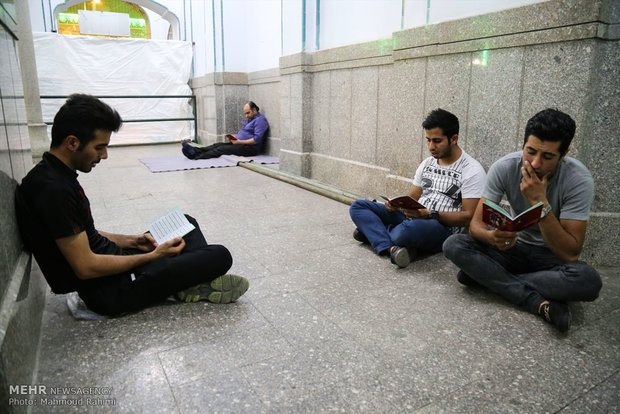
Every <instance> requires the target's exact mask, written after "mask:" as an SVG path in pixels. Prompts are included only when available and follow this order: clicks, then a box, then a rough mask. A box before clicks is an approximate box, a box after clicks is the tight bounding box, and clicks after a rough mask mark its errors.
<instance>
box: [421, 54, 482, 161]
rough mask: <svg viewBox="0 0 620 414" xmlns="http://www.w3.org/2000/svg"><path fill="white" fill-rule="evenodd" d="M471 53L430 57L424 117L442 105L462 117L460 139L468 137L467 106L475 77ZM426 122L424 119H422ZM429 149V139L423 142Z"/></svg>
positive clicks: (460, 120) (465, 139)
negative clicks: (472, 79) (472, 80)
mask: <svg viewBox="0 0 620 414" xmlns="http://www.w3.org/2000/svg"><path fill="white" fill-rule="evenodd" d="M471 60H472V55H471V54H470V53H460V54H456V55H447V56H434V57H430V58H428V67H427V69H426V70H427V73H426V99H425V102H424V117H426V115H427V114H428V113H429V112H430V111H431V110H433V109H437V108H442V109H445V110H447V111H450V112H452V113H453V114H454V115H456V116H457V117H458V118H459V126H460V132H459V139H462V140H463V141H465V142H466V141H467V109H468V103H469V94H470V81H471ZM420 122H422V120H421V121H420ZM422 145H423V147H424V150H425V152H426V153H428V152H427V151H426V143H425V142H423V143H422Z"/></svg>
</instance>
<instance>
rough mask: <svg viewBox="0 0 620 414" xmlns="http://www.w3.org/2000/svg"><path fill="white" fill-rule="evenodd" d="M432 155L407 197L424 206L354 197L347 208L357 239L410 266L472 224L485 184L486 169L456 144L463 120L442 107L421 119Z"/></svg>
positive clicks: (416, 174)
mask: <svg viewBox="0 0 620 414" xmlns="http://www.w3.org/2000/svg"><path fill="white" fill-rule="evenodd" d="M422 128H424V131H425V134H426V145H427V147H428V150H429V151H430V153H431V156H430V157H428V158H426V159H425V160H424V161H422V163H421V164H420V165H419V166H418V168H417V170H416V173H415V176H414V179H413V186H412V187H411V189H410V190H409V196H411V197H412V198H414V199H416V200H418V201H419V202H420V203H422V204H423V205H424V206H425V207H426V208H424V209H416V210H405V209H399V208H397V207H395V206H393V205H391V204H390V202H388V201H386V202H385V203H384V204H383V203H377V202H374V201H368V200H357V201H355V202H354V203H353V204H352V205H351V208H350V210H349V213H350V215H351V219H352V220H353V222H354V223H355V225H356V226H357V228H356V229H355V231H354V232H353V238H354V239H355V240H357V241H360V242H362V243H370V245H371V246H372V247H373V249H374V250H375V251H376V252H377V253H378V254H379V255H386V256H387V255H389V256H390V258H391V261H392V263H394V264H395V265H397V266H398V267H406V266H408V265H409V263H410V262H411V261H412V260H413V259H414V257H415V256H416V254H417V253H418V252H423V253H437V252H440V251H441V246H442V244H443V242H444V240H445V239H446V238H448V236H450V235H452V234H453V233H458V232H460V231H463V230H464V227H466V226H468V225H469V220H470V219H471V217H472V215H473V213H474V210H475V208H476V205H477V204H478V200H479V198H480V196H481V194H482V188H483V186H484V180H485V172H484V168H483V167H482V165H480V163H479V162H478V161H476V160H475V159H473V158H472V157H471V156H470V155H468V154H467V153H466V152H465V151H463V150H462V149H461V148H460V147H459V145H458V139H459V135H458V134H459V120H458V118H457V117H456V115H454V114H452V113H450V112H448V111H446V110H443V109H436V110H434V111H432V112H431V113H430V114H429V115H428V116H427V118H426V119H425V120H424V122H423V123H422Z"/></svg>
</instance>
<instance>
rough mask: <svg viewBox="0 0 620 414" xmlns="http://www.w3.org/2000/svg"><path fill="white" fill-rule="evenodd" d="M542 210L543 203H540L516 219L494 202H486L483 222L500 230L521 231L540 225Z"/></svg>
mask: <svg viewBox="0 0 620 414" xmlns="http://www.w3.org/2000/svg"><path fill="white" fill-rule="evenodd" d="M542 210H543V203H542V202H539V203H536V204H534V205H533V206H532V207H530V208H528V209H527V210H525V211H523V212H522V213H521V214H519V215H517V216H516V217H512V216H511V215H510V213H508V212H507V211H506V210H504V209H503V208H501V207H500V206H498V205H497V204H495V203H494V202H492V201H490V200H485V202H484V203H483V204H482V221H484V222H485V223H486V224H489V225H491V226H493V227H495V228H496V229H498V230H505V231H521V230H523V229H526V228H528V227H530V226H532V225H534V224H536V223H538V221H539V220H540V215H541V213H542Z"/></svg>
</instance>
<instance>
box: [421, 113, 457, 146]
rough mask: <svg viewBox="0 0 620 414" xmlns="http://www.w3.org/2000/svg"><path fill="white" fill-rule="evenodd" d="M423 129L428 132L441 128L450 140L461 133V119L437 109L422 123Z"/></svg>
mask: <svg viewBox="0 0 620 414" xmlns="http://www.w3.org/2000/svg"><path fill="white" fill-rule="evenodd" d="M422 128H424V129H426V130H429V129H433V128H439V129H441V130H442V131H443V134H444V135H445V136H447V137H448V139H450V138H452V137H453V136H454V135H456V134H458V133H459V119H458V118H457V117H456V115H454V114H453V113H451V112H448V111H446V110H445V109H441V108H437V109H435V110H433V111H431V112H430V113H429V114H428V116H427V117H426V119H425V120H424V122H422Z"/></svg>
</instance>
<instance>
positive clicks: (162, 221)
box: [147, 207, 195, 244]
mask: <svg viewBox="0 0 620 414" xmlns="http://www.w3.org/2000/svg"><path fill="white" fill-rule="evenodd" d="M147 229H148V231H149V232H150V233H151V235H152V236H153V238H154V239H155V241H156V242H157V244H162V243H165V242H167V241H168V240H172V239H174V238H175V237H183V236H185V235H186V234H187V233H189V232H190V231H192V230H194V229H195V227H194V225H193V224H192V223H190V222H189V221H188V220H187V217H185V215H184V214H183V213H181V210H180V209H179V208H178V207H175V208H173V209H172V210H170V211H168V212H167V213H166V214H164V215H162V216H161V217H158V218H156V219H155V220H153V221H151V222H150V223H149V224H148V226H147Z"/></svg>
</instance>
